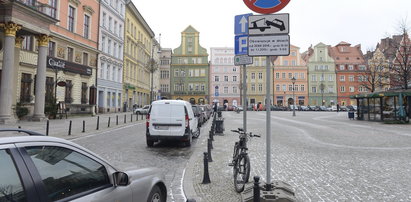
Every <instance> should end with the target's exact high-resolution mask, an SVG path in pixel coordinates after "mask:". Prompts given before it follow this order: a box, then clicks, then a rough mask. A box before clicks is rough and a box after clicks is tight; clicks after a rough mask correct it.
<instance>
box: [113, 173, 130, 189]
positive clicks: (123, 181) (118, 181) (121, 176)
mask: <svg viewBox="0 0 411 202" xmlns="http://www.w3.org/2000/svg"><path fill="white" fill-rule="evenodd" d="M113 179H114V186H127V185H128V184H130V181H129V178H128V175H127V174H126V173H125V172H115V173H113Z"/></svg>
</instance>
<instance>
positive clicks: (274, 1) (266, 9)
mask: <svg viewBox="0 0 411 202" xmlns="http://www.w3.org/2000/svg"><path fill="white" fill-rule="evenodd" d="M243 1H244V3H245V5H247V7H248V8H249V9H251V10H252V11H254V12H257V13H261V14H270V13H275V12H278V11H280V10H281V9H283V8H284V7H285V6H286V5H287V4H288V3H289V2H290V0H243Z"/></svg>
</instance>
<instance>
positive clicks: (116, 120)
mask: <svg viewBox="0 0 411 202" xmlns="http://www.w3.org/2000/svg"><path fill="white" fill-rule="evenodd" d="M116 125H118V115H116Z"/></svg>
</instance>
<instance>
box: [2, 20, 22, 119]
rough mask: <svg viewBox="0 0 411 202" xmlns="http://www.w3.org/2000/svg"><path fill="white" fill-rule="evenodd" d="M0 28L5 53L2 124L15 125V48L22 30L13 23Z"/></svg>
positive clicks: (3, 24)
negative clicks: (16, 40) (2, 31)
mask: <svg viewBox="0 0 411 202" xmlns="http://www.w3.org/2000/svg"><path fill="white" fill-rule="evenodd" d="M0 28H3V29H4V34H5V37H4V53H3V69H2V76H1V88H0V124H7V123H14V122H16V119H15V118H14V115H12V108H11V107H12V103H13V102H12V99H13V96H12V95H13V92H12V91H13V87H12V86H14V85H16V83H15V80H14V71H16V69H15V68H14V46H15V38H16V32H17V31H18V30H20V29H21V26H20V25H17V24H16V23H13V22H7V23H1V24H0Z"/></svg>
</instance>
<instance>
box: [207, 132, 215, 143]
mask: <svg viewBox="0 0 411 202" xmlns="http://www.w3.org/2000/svg"><path fill="white" fill-rule="evenodd" d="M208 136H209V138H210V140H211V141H214V133H213V130H210V132H209V134H208Z"/></svg>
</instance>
